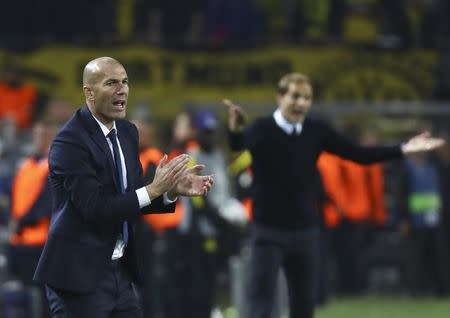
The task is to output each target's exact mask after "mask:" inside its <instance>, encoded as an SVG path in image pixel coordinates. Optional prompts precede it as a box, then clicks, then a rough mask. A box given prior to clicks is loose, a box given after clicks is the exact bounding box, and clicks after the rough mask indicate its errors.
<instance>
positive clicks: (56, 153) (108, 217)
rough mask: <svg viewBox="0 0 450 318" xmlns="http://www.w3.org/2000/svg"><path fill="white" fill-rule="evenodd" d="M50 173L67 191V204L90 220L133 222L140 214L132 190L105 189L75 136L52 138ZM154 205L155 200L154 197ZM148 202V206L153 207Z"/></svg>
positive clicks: (83, 147) (95, 221)
mask: <svg viewBox="0 0 450 318" xmlns="http://www.w3.org/2000/svg"><path fill="white" fill-rule="evenodd" d="M49 167H50V176H51V177H52V178H54V179H55V180H59V181H61V182H56V184H59V185H60V186H61V187H62V188H63V189H56V191H64V192H66V193H68V196H69V197H68V199H69V200H70V203H71V204H73V205H74V207H75V208H76V211H78V212H79V213H80V214H81V215H82V217H83V218H84V219H85V220H86V221H87V222H89V223H98V222H123V221H124V220H129V221H133V220H135V219H137V218H138V217H139V216H140V215H141V211H140V208H139V202H138V198H137V196H136V193H135V192H134V191H130V192H126V193H124V194H117V193H112V191H111V189H106V187H105V185H103V184H102V183H101V182H100V180H99V179H98V176H97V171H96V169H101V167H98V166H96V165H95V161H94V159H93V158H92V154H91V153H90V152H89V150H88V149H87V147H86V146H84V145H83V144H81V143H80V142H79V141H78V140H77V139H76V136H71V135H69V134H66V135H65V136H59V137H58V138H57V139H55V141H54V143H53V145H52V148H51V150H50V155H49ZM154 203H155V205H157V204H158V201H157V200H155V202H154ZM152 205H153V204H151V205H150V206H152Z"/></svg>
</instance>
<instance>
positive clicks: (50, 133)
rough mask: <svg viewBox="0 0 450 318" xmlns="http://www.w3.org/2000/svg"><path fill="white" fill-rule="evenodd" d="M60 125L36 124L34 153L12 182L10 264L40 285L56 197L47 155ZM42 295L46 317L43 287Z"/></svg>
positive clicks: (18, 275) (29, 283)
mask: <svg viewBox="0 0 450 318" xmlns="http://www.w3.org/2000/svg"><path fill="white" fill-rule="evenodd" d="M56 128H57V127H56V126H55V125H54V124H51V123H47V122H37V123H36V124H34V126H33V148H34V155H33V156H31V157H29V158H28V159H27V160H25V161H24V163H23V164H22V165H21V166H20V168H19V170H18V171H17V173H16V175H15V177H14V181H13V185H12V200H11V201H12V205H11V220H10V224H9V230H10V248H9V253H8V256H9V257H8V260H9V268H10V271H11V273H12V274H13V275H14V276H15V277H16V278H17V279H19V280H20V281H21V282H22V283H23V284H24V285H25V286H34V285H36V284H35V283H34V282H33V274H34V270H35V268H36V265H37V263H38V260H39V257H40V255H41V252H42V249H43V247H44V244H45V242H46V240H47V235H48V229H49V226H50V215H51V212H52V201H51V195H50V186H49V183H48V163H47V155H48V151H49V148H50V144H51V142H52V140H53V137H54V136H55V134H56ZM40 296H41V306H40V307H41V309H42V313H43V316H42V317H49V312H48V306H47V301H46V298H45V293H44V290H43V289H42V291H41V295H40Z"/></svg>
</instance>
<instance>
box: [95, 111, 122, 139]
mask: <svg viewBox="0 0 450 318" xmlns="http://www.w3.org/2000/svg"><path fill="white" fill-rule="evenodd" d="M91 115H92V117H94V119H95V121H96V122H97V123H98V125H99V126H100V128H101V130H102V132H103V135H105V137H107V136H108V134H109V132H110V131H111V130H113V129H115V130H116V134H117V127H116V122H115V121H113V126H112V128H111V129H109V128H108V127H106V126H105V125H104V124H103V123H102V122H101V121H100V120H98V119H97V117H95V116H94V114H92V113H91Z"/></svg>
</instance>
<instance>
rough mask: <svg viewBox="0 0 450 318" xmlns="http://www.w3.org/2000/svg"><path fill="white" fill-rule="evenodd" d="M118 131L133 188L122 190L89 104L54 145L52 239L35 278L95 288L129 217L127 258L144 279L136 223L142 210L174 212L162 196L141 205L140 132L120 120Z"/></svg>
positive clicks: (84, 289)
mask: <svg viewBox="0 0 450 318" xmlns="http://www.w3.org/2000/svg"><path fill="white" fill-rule="evenodd" d="M116 126H117V133H118V138H119V140H120V145H121V148H122V151H123V154H124V157H125V164H126V168H127V181H128V187H127V191H126V193H125V194H121V193H120V188H119V184H118V181H117V178H116V174H115V168H114V161H113V157H112V154H111V151H110V148H109V146H108V143H107V141H106V138H105V136H104V134H103V132H102V131H101V129H100V127H99V125H98V123H97V122H96V121H95V119H94V118H93V117H92V115H91V113H90V111H89V109H88V108H87V106H85V107H83V108H81V109H80V110H78V111H77V112H76V113H75V115H74V116H73V117H72V118H71V119H70V120H69V121H68V122H67V123H66V125H65V126H64V127H63V128H62V129H61V131H60V132H59V133H58V134H57V136H56V138H55V140H54V141H53V144H52V146H51V149H50V154H49V168H50V176H49V178H50V185H51V189H52V195H53V213H52V221H51V225H50V233H49V236H48V241H47V243H46V245H45V247H44V251H43V252H42V255H41V258H40V261H39V264H38V266H37V269H36V273H35V276H34V279H35V280H37V281H39V282H41V283H45V284H48V285H50V286H52V287H54V288H59V289H64V290H69V291H76V292H89V291H92V290H94V289H95V288H96V286H97V283H98V282H99V281H100V280H101V279H102V275H103V274H104V273H105V270H106V267H107V265H108V263H110V262H111V256H112V253H113V250H114V247H115V243H116V240H117V237H118V235H119V233H120V231H121V228H122V224H123V222H124V221H125V220H127V221H128V224H129V241H128V245H127V247H126V249H125V254H124V256H123V261H124V263H125V265H126V267H127V269H128V271H129V272H130V274H131V276H132V278H133V279H134V280H135V281H136V282H139V277H140V274H139V272H140V269H139V268H140V265H139V264H140V263H141V262H140V255H137V253H136V251H137V250H142V249H139V248H138V246H137V245H138V244H139V240H138V239H137V238H136V231H135V230H134V228H135V226H134V225H135V223H136V221H137V220H138V219H139V217H140V216H141V215H142V214H146V213H152V212H163V211H165V212H173V211H174V208H175V205H174V204H171V205H168V206H165V205H164V204H163V200H162V197H159V198H156V199H154V200H153V201H152V203H151V204H150V205H149V206H147V207H145V208H144V209H140V208H139V202H138V199H137V196H136V193H135V190H136V189H138V188H140V187H141V186H143V181H142V167H141V164H140V162H139V149H138V132H137V129H136V127H135V126H134V125H133V124H131V123H129V122H128V121H126V120H117V121H116Z"/></svg>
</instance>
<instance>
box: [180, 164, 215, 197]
mask: <svg viewBox="0 0 450 318" xmlns="http://www.w3.org/2000/svg"><path fill="white" fill-rule="evenodd" d="M203 168H204V166H203V165H195V166H193V167H192V168H189V169H187V170H186V171H185V172H184V173H183V175H182V177H181V178H180V181H179V182H178V183H177V185H176V186H175V189H174V192H175V194H176V195H181V196H188V197H191V196H197V195H205V194H206V193H208V191H209V190H210V189H211V187H212V185H213V183H214V178H213V177H212V176H199V175H198V173H199V172H200V171H201V170H203Z"/></svg>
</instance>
